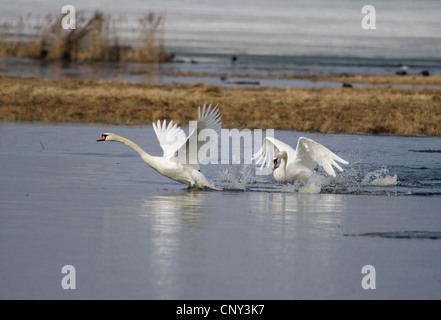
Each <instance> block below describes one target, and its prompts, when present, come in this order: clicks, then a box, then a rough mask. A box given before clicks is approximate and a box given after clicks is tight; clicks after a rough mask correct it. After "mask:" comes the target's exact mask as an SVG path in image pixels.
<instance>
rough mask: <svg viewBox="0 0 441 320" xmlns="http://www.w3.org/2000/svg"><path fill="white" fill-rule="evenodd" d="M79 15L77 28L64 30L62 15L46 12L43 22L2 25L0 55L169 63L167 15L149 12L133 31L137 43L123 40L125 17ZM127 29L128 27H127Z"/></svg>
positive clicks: (96, 14) (77, 16) (51, 58)
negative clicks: (166, 31)
mask: <svg viewBox="0 0 441 320" xmlns="http://www.w3.org/2000/svg"><path fill="white" fill-rule="evenodd" d="M87 16H88V15H86V14H85V13H83V12H78V13H77V14H76V28H75V29H68V30H64V29H63V28H62V27H61V22H62V19H63V17H62V16H59V17H54V16H53V15H47V16H46V17H45V18H44V19H43V21H41V19H40V18H39V17H37V18H36V19H31V15H28V17H26V18H25V19H23V18H20V19H19V20H18V21H14V22H10V21H7V22H3V23H1V24H0V57H13V58H31V59H39V60H44V61H63V62H71V61H76V62H91V61H100V62H109V61H110V62H156V63H157V62H169V61H172V59H173V55H172V54H171V53H169V52H167V51H166V50H165V46H164V43H163V42H164V40H163V37H164V23H165V14H155V13H153V12H149V13H147V14H145V15H144V16H143V17H142V18H140V19H138V21H137V22H138V23H137V25H136V27H134V28H133V30H130V33H131V34H132V35H136V38H135V39H134V44H130V43H129V40H128V39H122V38H121V34H120V31H121V30H122V29H123V28H124V25H125V24H126V22H127V21H126V19H124V18H123V17H119V18H114V17H112V16H110V15H106V14H104V13H103V12H100V11H98V10H97V11H95V12H94V13H93V14H91V15H90V16H89V17H87ZM126 29H127V27H126Z"/></svg>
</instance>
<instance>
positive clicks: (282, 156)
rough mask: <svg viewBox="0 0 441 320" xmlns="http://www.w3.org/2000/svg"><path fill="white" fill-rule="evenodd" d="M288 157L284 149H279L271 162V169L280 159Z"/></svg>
mask: <svg viewBox="0 0 441 320" xmlns="http://www.w3.org/2000/svg"><path fill="white" fill-rule="evenodd" d="M286 159H288V154H287V153H286V151H280V152H279V153H277V154H276V155H275V156H274V162H273V169H275V168H276V166H277V164H278V163H279V162H280V161H282V160H285V161H286Z"/></svg>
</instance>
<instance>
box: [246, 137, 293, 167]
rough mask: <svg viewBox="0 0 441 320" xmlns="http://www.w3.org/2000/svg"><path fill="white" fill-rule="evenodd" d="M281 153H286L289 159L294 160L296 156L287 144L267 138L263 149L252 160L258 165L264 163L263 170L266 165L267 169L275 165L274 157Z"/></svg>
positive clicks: (263, 143) (264, 140)
mask: <svg viewBox="0 0 441 320" xmlns="http://www.w3.org/2000/svg"><path fill="white" fill-rule="evenodd" d="M280 151H286V153H287V154H288V159H290V158H292V157H293V156H294V154H295V150H294V148H293V147H291V146H290V145H288V144H286V143H285V142H282V141H280V140H277V139H274V138H271V137H266V138H265V139H263V142H262V147H261V148H260V149H259V151H257V152H256V153H255V154H254V155H253V158H252V159H253V160H255V162H256V163H257V164H259V163H262V165H261V166H260V169H262V168H263V167H264V166H265V165H266V167H267V168H269V167H271V166H272V164H273V160H274V155H275V154H277V153H279V152H280Z"/></svg>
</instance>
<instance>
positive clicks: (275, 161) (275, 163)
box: [273, 159, 277, 169]
mask: <svg viewBox="0 0 441 320" xmlns="http://www.w3.org/2000/svg"><path fill="white" fill-rule="evenodd" d="M276 166H277V159H274V163H273V169H274V168H275V167H276Z"/></svg>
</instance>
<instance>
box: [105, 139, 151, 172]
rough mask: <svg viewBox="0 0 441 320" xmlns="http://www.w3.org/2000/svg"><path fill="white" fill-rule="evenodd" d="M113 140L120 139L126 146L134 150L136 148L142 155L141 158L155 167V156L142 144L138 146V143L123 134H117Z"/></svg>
mask: <svg viewBox="0 0 441 320" xmlns="http://www.w3.org/2000/svg"><path fill="white" fill-rule="evenodd" d="M113 141H118V142H122V143H124V144H125V145H126V146H128V147H130V148H132V149H133V150H135V151H136V152H137V153H138V154H139V155H140V156H141V158H142V159H143V160H144V161H145V162H146V163H147V164H148V165H150V166H152V167H154V164H155V161H154V157H153V156H151V155H149V154H148V153H147V152H145V151H144V150H143V149H142V148H141V147H140V146H138V145H137V144H136V143H134V142H133V141H131V140H129V139H127V138H124V137H121V136H117V135H115V137H114V139H113Z"/></svg>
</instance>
